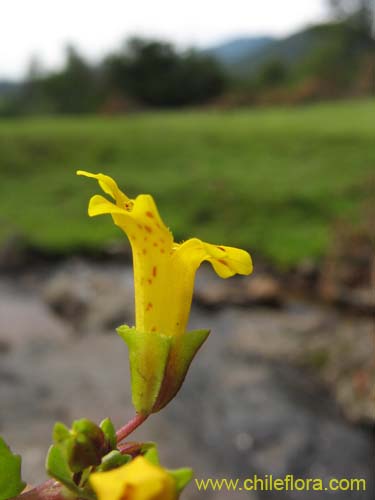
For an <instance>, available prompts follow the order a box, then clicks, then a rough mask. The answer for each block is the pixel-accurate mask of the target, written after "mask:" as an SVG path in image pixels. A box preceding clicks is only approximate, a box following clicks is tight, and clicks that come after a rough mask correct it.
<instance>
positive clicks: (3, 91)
mask: <svg viewBox="0 0 375 500" xmlns="http://www.w3.org/2000/svg"><path fill="white" fill-rule="evenodd" d="M18 88H19V84H18V83H15V82H12V81H9V80H0V97H6V96H9V95H11V94H14V93H15V92H16V91H17V90H18Z"/></svg>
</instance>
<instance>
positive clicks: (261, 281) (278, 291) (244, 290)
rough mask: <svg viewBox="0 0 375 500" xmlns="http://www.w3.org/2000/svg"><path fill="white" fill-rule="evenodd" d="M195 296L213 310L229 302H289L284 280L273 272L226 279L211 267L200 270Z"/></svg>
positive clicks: (278, 303)
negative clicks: (283, 287) (279, 278)
mask: <svg viewBox="0 0 375 500" xmlns="http://www.w3.org/2000/svg"><path fill="white" fill-rule="evenodd" d="M194 298H195V300H196V302H198V303H199V304H200V305H202V306H204V307H207V308H210V309H215V308H222V307H224V306H226V305H227V306H228V305H235V306H251V305H261V306H267V307H281V306H282V305H283V303H284V302H285V297H284V294H283V289H282V286H281V282H280V281H279V280H278V278H276V277H275V276H273V275H272V274H271V273H266V272H264V273H259V274H252V275H250V276H246V277H242V276H236V277H234V278H231V279H230V280H223V279H221V278H219V277H218V276H216V275H215V274H213V272H212V271H211V270H210V269H208V268H203V269H201V270H199V273H198V275H197V281H196V286H195V293H194Z"/></svg>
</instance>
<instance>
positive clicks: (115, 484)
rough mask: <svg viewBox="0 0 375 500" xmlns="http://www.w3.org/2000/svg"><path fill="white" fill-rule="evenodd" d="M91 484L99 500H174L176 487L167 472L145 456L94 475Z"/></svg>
mask: <svg viewBox="0 0 375 500" xmlns="http://www.w3.org/2000/svg"><path fill="white" fill-rule="evenodd" d="M90 483H91V486H92V487H93V489H94V491H95V493H96V494H97V497H98V500H122V499H123V498H127V499H129V500H175V499H176V498H177V490H176V485H175V482H174V480H173V479H172V477H171V476H170V475H169V474H168V472H167V471H166V470H165V469H163V468H162V467H159V466H157V465H153V464H151V463H150V462H148V460H146V459H145V458H144V457H142V456H138V457H136V458H135V459H134V460H132V461H131V462H130V463H128V464H126V465H123V466H122V467H119V468H118V469H114V470H111V471H108V472H94V473H93V474H91V476H90Z"/></svg>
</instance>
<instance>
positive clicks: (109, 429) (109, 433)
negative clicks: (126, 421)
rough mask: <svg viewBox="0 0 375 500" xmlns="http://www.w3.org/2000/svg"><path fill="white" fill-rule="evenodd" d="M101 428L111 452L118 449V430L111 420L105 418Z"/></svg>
mask: <svg viewBox="0 0 375 500" xmlns="http://www.w3.org/2000/svg"><path fill="white" fill-rule="evenodd" d="M99 427H100V428H101V430H102V431H103V433H104V436H105V438H106V440H107V443H108V446H109V449H110V450H115V449H116V447H117V437H116V429H115V427H114V425H113V423H112V421H111V419H109V418H105V419H104V420H103V421H102V422H100V425H99Z"/></svg>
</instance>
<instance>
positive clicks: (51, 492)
mask: <svg viewBox="0 0 375 500" xmlns="http://www.w3.org/2000/svg"><path fill="white" fill-rule="evenodd" d="M64 499H65V497H64V495H63V494H62V493H61V484H60V483H57V482H56V481H54V480H53V479H50V480H48V481H46V482H45V483H43V484H40V485H39V486H37V487H36V488H33V489H32V490H30V491H26V492H25V493H21V495H19V496H17V497H15V499H14V500H64Z"/></svg>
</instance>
